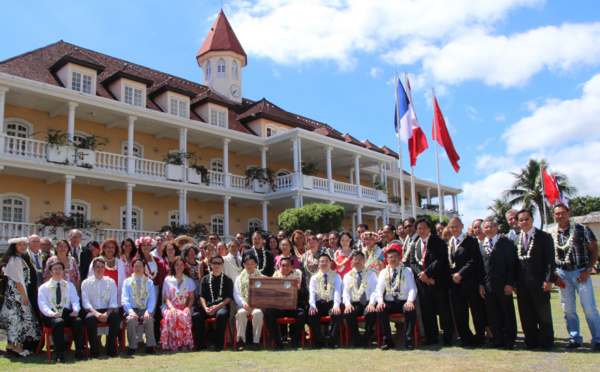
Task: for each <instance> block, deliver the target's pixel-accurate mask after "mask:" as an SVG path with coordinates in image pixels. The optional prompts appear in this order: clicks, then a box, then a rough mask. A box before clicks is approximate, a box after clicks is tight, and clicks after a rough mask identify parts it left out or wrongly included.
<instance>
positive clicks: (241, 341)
mask: <svg viewBox="0 0 600 372" xmlns="http://www.w3.org/2000/svg"><path fill="white" fill-rule="evenodd" d="M256 261H257V259H256V256H253V255H249V256H244V270H242V272H241V273H240V275H239V276H238V277H237V279H236V280H235V285H234V286H233V299H234V300H235V302H236V304H237V306H238V311H237V314H236V316H235V319H236V332H237V342H236V344H237V349H238V351H244V349H245V346H246V345H245V344H246V326H247V324H248V318H249V317H252V342H253V343H252V349H253V350H258V349H259V342H260V336H261V331H262V327H263V312H262V310H261V309H253V308H251V307H250V305H248V295H249V291H250V288H249V284H250V277H251V276H252V277H261V276H262V274H261V273H260V271H259V270H258V269H257V268H256V266H257V262H256Z"/></svg>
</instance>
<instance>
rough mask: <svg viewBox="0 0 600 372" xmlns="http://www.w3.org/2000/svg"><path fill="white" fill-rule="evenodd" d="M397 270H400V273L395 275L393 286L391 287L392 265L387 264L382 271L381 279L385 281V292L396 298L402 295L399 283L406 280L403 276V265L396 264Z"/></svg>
mask: <svg viewBox="0 0 600 372" xmlns="http://www.w3.org/2000/svg"><path fill="white" fill-rule="evenodd" d="M397 269H398V270H400V275H399V276H396V284H394V286H393V287H392V284H393V283H392V270H393V269H392V267H391V266H388V267H387V268H386V269H385V271H384V272H383V275H384V277H383V279H384V282H385V292H386V294H387V295H388V296H392V297H394V298H398V299H401V298H402V297H403V294H402V287H401V286H400V283H402V282H403V281H405V280H406V278H405V277H404V267H403V265H398V267H397ZM398 288H400V292H398Z"/></svg>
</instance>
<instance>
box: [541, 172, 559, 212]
mask: <svg viewBox="0 0 600 372" xmlns="http://www.w3.org/2000/svg"><path fill="white" fill-rule="evenodd" d="M542 175H543V176H544V194H545V195H546V198H548V201H549V202H550V204H551V205H554V203H555V202H556V201H560V199H561V198H560V191H558V189H557V188H556V180H555V179H554V177H552V176H550V175H549V174H548V173H546V170H545V169H544V170H542Z"/></svg>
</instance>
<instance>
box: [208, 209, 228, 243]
mask: <svg viewBox="0 0 600 372" xmlns="http://www.w3.org/2000/svg"><path fill="white" fill-rule="evenodd" d="M210 222H211V229H212V232H213V233H217V234H219V236H220V237H222V236H223V234H225V217H224V216H223V215H222V214H213V215H212V216H210Z"/></svg>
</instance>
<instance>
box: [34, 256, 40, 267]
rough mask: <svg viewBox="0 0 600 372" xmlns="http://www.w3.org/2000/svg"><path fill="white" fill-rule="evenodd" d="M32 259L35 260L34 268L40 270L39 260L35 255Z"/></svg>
mask: <svg viewBox="0 0 600 372" xmlns="http://www.w3.org/2000/svg"><path fill="white" fill-rule="evenodd" d="M33 258H34V259H35V268H36V269H38V270H39V269H40V259H39V257H38V255H37V254H35V255H33Z"/></svg>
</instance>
